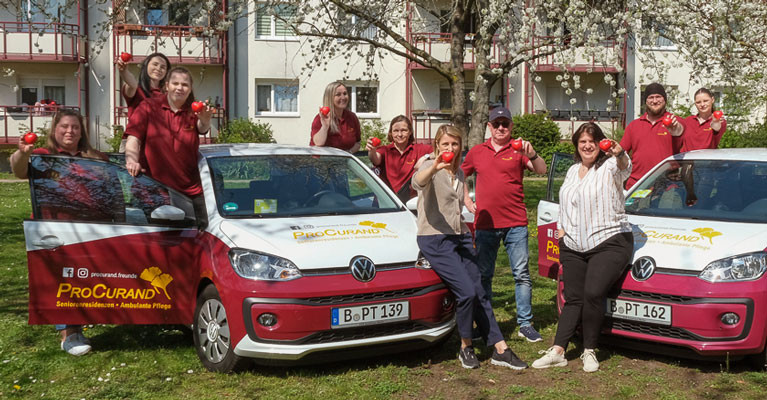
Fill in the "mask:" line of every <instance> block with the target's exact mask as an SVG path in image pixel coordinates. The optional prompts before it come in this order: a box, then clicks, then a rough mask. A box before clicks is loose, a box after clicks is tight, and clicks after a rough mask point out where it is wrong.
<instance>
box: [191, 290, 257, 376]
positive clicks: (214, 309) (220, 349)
mask: <svg viewBox="0 0 767 400" xmlns="http://www.w3.org/2000/svg"><path fill="white" fill-rule="evenodd" d="M192 326H193V334H192V336H193V339H194V347H195V349H196V350H197V356H198V357H200V361H201V362H202V365H203V366H205V368H207V369H208V371H213V372H225V373H229V372H235V371H241V370H243V369H245V368H247V367H248V366H249V365H250V359H248V358H245V357H240V356H238V355H236V354H234V347H233V346H234V344H233V343H232V341H231V335H230V331H229V319H228V318H227V315H226V309H225V308H224V304H223V303H222V302H221V297H220V296H219V295H218V291H217V290H216V287H215V286H213V285H208V286H206V287H205V289H204V290H203V291H202V292H201V293H200V295H199V296H197V306H196V307H195V309H194V324H193V325H192Z"/></svg>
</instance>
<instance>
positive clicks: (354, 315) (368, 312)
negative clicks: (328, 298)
mask: <svg viewBox="0 0 767 400" xmlns="http://www.w3.org/2000/svg"><path fill="white" fill-rule="evenodd" d="M330 315H331V317H330V327H331V328H346V327H349V326H360V325H372V324H381V323H385V322H393V321H404V320H407V319H409V318H410V303H408V302H407V301H397V302H393V303H380V304H368V305H365V306H354V307H334V308H332V309H331V314H330Z"/></svg>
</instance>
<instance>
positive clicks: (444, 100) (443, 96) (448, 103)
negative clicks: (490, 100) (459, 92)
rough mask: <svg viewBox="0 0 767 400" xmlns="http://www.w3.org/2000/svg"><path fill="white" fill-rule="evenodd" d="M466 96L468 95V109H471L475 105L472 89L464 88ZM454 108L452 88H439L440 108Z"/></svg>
mask: <svg viewBox="0 0 767 400" xmlns="http://www.w3.org/2000/svg"><path fill="white" fill-rule="evenodd" d="M463 94H464V96H466V110H468V111H471V110H472V108H473V107H474V103H473V102H472V101H471V89H464V90H463ZM452 108H453V92H452V91H451V90H450V88H440V89H439V109H440V110H443V111H444V110H451V109H452Z"/></svg>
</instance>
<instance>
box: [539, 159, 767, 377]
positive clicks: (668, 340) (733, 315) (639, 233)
mask: <svg viewBox="0 0 767 400" xmlns="http://www.w3.org/2000/svg"><path fill="white" fill-rule="evenodd" d="M572 163H573V160H572V157H571V156H569V155H563V154H556V155H555V157H554V160H553V161H552V166H551V169H550V174H549V185H548V186H549V188H548V194H547V198H546V199H545V200H542V201H541V202H540V203H539V205H538V244H539V257H538V265H539V274H540V275H542V276H547V277H550V278H552V279H559V286H558V293H557V305H558V306H559V309H560V310H561V306H562V304H563V302H564V298H563V297H562V288H563V285H562V281H561V269H562V268H561V265H560V264H559V246H558V238H556V221H557V216H558V212H559V205H558V204H557V201H558V197H559V187H560V186H561V184H562V181H563V179H564V176H565V174H566V172H567V169H568V168H569V166H570V165H572ZM625 207H626V213H627V214H628V218H629V222H630V223H631V225H632V229H633V232H634V256H633V258H632V265H631V266H630V267H629V268H627V271H626V274H625V276H624V277H623V279H622V280H621V281H620V282H619V284H618V285H617V286H618V287H616V288H615V291H614V293H612V294H611V295H610V298H609V299H608V300H607V303H606V304H605V313H606V315H607V317H608V318H607V319H606V326H605V328H604V333H606V334H608V336H607V338H609V339H610V340H611V341H614V342H618V343H620V344H624V345H629V346H632V347H636V348H638V349H642V350H648V351H657V352H661V353H664V354H677V355H680V356H686V357H692V358H699V357H703V358H711V359H727V358H729V359H738V358H743V357H748V358H750V359H751V360H752V361H754V363H755V364H756V365H757V366H758V367H760V368H764V367H765V364H766V363H767V350H765V342H766V341H767V318H765V315H767V276H765V269H767V149H763V148H762V149H727V150H700V151H693V152H688V153H683V154H679V155H676V156H673V157H669V158H668V159H666V160H664V161H663V162H661V163H660V164H659V165H657V166H656V167H655V168H654V169H653V170H652V171H650V172H649V173H648V174H647V175H645V176H644V177H643V178H642V179H641V180H639V181H638V182H637V183H636V184H635V185H634V186H633V187H632V188H631V189H629V190H628V191H627V192H626V203H625Z"/></svg>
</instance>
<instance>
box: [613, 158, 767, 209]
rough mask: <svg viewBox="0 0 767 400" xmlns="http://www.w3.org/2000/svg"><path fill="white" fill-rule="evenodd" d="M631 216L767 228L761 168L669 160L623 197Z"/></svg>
mask: <svg viewBox="0 0 767 400" xmlns="http://www.w3.org/2000/svg"><path fill="white" fill-rule="evenodd" d="M626 212H627V213H630V214H637V215H655V216H665V217H679V218H695V219H706V220H720V221H738V222H759V223H764V222H767V163H765V162H755V161H731V160H679V161H677V160H670V161H666V162H665V163H664V164H662V165H661V166H660V167H659V168H658V169H657V170H655V172H653V173H652V175H650V176H649V177H648V178H647V179H645V180H644V181H642V183H641V184H639V185H638V186H637V187H635V188H634V189H633V190H632V191H631V192H630V193H628V194H627V196H626Z"/></svg>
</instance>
